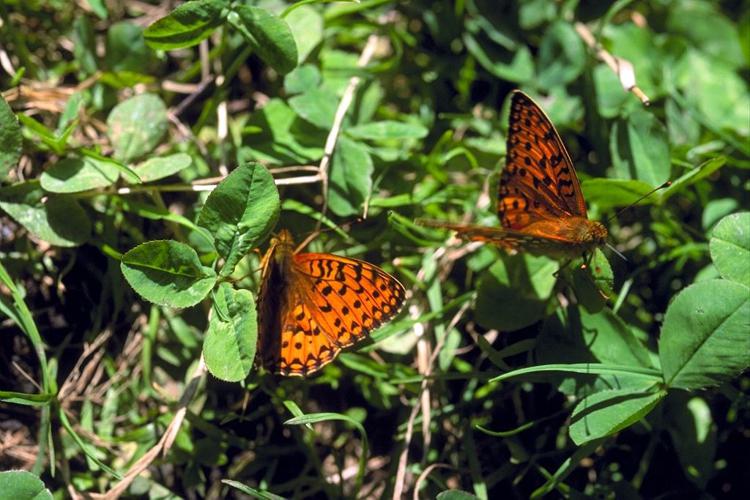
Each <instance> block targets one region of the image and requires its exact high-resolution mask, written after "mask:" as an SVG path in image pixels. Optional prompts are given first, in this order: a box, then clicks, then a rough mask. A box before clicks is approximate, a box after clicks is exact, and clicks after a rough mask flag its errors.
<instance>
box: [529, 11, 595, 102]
mask: <svg viewBox="0 0 750 500" xmlns="http://www.w3.org/2000/svg"><path fill="white" fill-rule="evenodd" d="M585 65H586V49H585V48H584V45H583V41H581V37H580V36H579V35H578V33H576V31H575V30H574V29H573V26H572V24H571V23H569V22H567V21H562V20H560V21H557V22H554V23H552V25H551V26H549V27H547V28H546V29H545V32H544V37H543V38H542V43H541V45H540V46H539V57H538V60H537V66H538V71H537V76H536V82H537V84H538V85H540V86H541V87H542V88H547V89H549V88H553V87H557V86H559V85H562V84H566V83H569V82H572V81H573V80H575V79H576V78H578V76H579V75H580V74H581V73H582V72H583V68H584V66H585Z"/></svg>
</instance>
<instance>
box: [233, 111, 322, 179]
mask: <svg viewBox="0 0 750 500" xmlns="http://www.w3.org/2000/svg"><path fill="white" fill-rule="evenodd" d="M302 124H304V122H302V120H300V119H299V117H298V115H297V114H295V112H294V111H293V110H292V109H291V108H290V107H289V105H287V103H286V102H284V101H282V100H281V99H271V100H270V101H268V104H266V105H265V107H263V109H261V110H259V111H257V112H255V113H253V114H252V116H251V117H250V118H249V120H248V122H247V126H248V127H258V129H259V131H260V132H259V133H257V134H253V135H248V136H245V137H244V138H243V139H244V143H245V144H246V145H247V148H246V149H245V148H241V149H240V152H239V153H238V158H241V159H244V160H246V161H249V160H257V161H265V162H268V163H269V164H273V165H276V164H305V163H312V162H315V161H318V160H320V157H321V156H323V144H324V143H325V137H324V136H323V135H322V134H320V133H319V131H318V130H314V131H313V132H314V133H313V134H310V132H307V133H304V134H301V133H300V128H301V127H300V125H302ZM309 128H311V127H309ZM311 136H312V137H311ZM313 139H314V140H313Z"/></svg>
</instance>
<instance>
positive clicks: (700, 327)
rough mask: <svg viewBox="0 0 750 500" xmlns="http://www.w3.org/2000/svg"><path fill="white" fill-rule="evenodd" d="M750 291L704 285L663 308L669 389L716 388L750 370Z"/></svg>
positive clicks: (662, 346)
mask: <svg viewBox="0 0 750 500" xmlns="http://www.w3.org/2000/svg"><path fill="white" fill-rule="evenodd" d="M748 318H750V288H748V287H746V286H744V285H741V284H739V283H735V282H732V281H727V280H707V281H701V282H699V283H696V284H694V285H691V286H689V287H687V288H685V289H684V290H682V291H681V292H680V293H679V294H677V296H676V297H675V298H674V300H673V301H672V303H671V304H670V305H669V307H668V308H667V313H666V315H665V317H664V324H663V325H662V329H661V339H660V340H659V357H660V358H661V365H662V369H663V370H664V380H665V381H666V382H667V384H668V385H669V386H670V387H678V388H682V389H701V388H703V387H707V386H711V385H718V384H720V383H722V382H725V381H727V380H731V379H732V378H734V377H736V376H737V375H739V374H740V373H741V372H742V371H743V370H745V369H747V368H748V366H750V335H748V334H747V332H748V329H749V328H750V324H749V320H748Z"/></svg>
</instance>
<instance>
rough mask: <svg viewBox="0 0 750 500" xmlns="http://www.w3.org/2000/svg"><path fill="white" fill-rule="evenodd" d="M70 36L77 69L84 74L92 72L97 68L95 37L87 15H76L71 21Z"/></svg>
mask: <svg viewBox="0 0 750 500" xmlns="http://www.w3.org/2000/svg"><path fill="white" fill-rule="evenodd" d="M71 38H72V41H73V54H74V56H75V61H76V62H77V63H78V69H79V70H80V71H81V72H82V73H84V74H86V75H91V74H94V73H95V72H96V70H97V69H98V67H97V57H96V38H95V36H94V28H93V26H92V25H91V20H90V18H89V17H87V16H77V17H76V19H75V21H73V32H72V33H71Z"/></svg>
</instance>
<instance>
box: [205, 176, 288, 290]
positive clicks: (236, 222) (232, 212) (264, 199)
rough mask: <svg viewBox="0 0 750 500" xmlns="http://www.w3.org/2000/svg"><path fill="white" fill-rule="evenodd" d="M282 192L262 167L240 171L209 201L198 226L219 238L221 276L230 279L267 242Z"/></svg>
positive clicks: (277, 214)
mask: <svg viewBox="0 0 750 500" xmlns="http://www.w3.org/2000/svg"><path fill="white" fill-rule="evenodd" d="M279 206H280V204H279V192H278V190H277V189H276V184H275V183H274V180H273V176H272V175H271V174H270V172H268V170H266V168H265V167H263V166H262V165H260V164H257V163H248V164H246V165H242V166H240V167H238V168H236V169H235V170H234V171H233V172H232V173H230V174H229V175H228V176H227V178H226V179H224V180H223V181H222V182H221V183H220V184H219V185H218V186H217V187H216V189H214V190H213V191H212V192H211V194H210V195H209V196H208V199H206V204H205V205H204V206H203V209H202V210H201V212H200V214H199V215H198V225H199V226H201V227H205V228H206V229H208V230H209V231H210V232H211V233H212V234H213V235H214V238H215V241H216V249H217V250H218V251H219V255H221V256H222V257H224V259H225V262H224V266H223V267H222V269H221V273H220V274H221V276H228V275H229V274H231V273H232V271H233V270H234V266H235V265H237V262H238V261H239V260H240V259H241V258H242V257H243V256H244V255H245V254H246V253H247V252H249V251H250V249H252V248H253V247H256V246H257V245H258V243H260V242H261V241H263V240H264V239H265V238H266V236H268V233H270V232H271V230H272V229H273V228H274V226H275V225H276V220H277V219H278V217H279Z"/></svg>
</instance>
